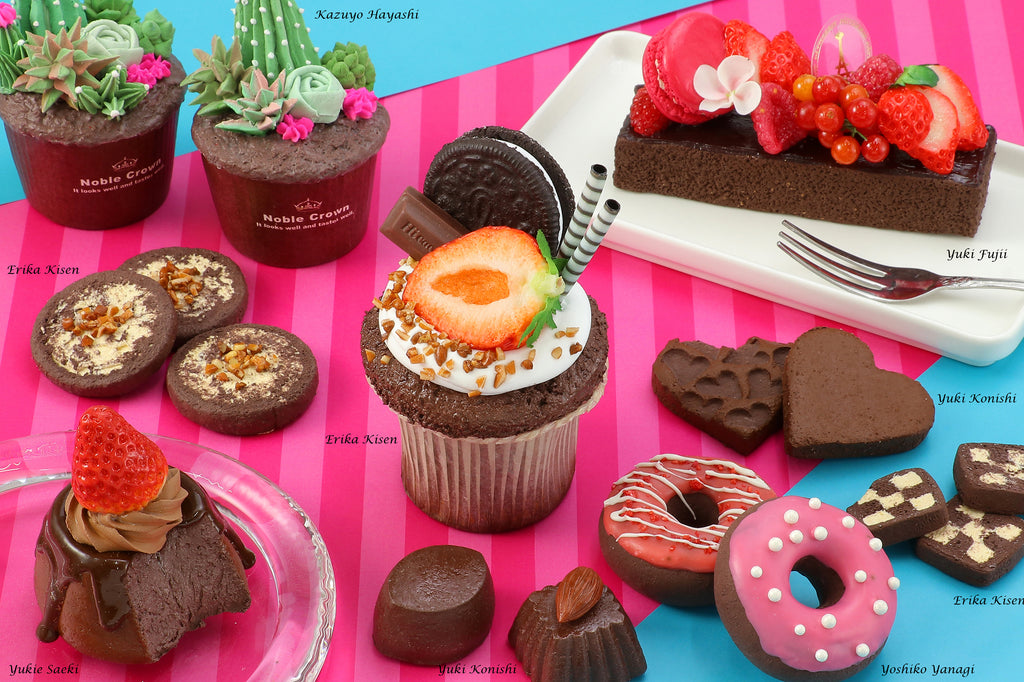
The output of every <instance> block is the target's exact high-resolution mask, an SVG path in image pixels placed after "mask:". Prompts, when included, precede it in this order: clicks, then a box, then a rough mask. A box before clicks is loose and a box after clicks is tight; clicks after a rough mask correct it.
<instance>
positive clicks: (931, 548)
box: [917, 495, 1024, 587]
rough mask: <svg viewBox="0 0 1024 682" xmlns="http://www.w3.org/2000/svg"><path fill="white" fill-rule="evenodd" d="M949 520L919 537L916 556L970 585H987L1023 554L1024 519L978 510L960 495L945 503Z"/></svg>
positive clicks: (1005, 571)
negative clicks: (966, 502) (964, 501)
mask: <svg viewBox="0 0 1024 682" xmlns="http://www.w3.org/2000/svg"><path fill="white" fill-rule="evenodd" d="M946 506H947V508H948V509H949V522H948V523H947V524H946V525H945V526H943V527H942V528H940V529H938V530H935V531H932V532H931V533H928V534H927V535H925V536H924V537H922V538H920V539H919V540H918V541H917V556H918V557H920V558H921V559H922V560H923V561H925V562H927V563H929V564H931V565H932V566H935V567H936V568H938V569H939V570H941V571H943V572H944V573H948V574H949V575H951V576H953V577H954V578H956V579H957V580H961V581H963V582H965V583H967V584H969V585H975V586H977V587H984V586H985V585H991V584H992V583H993V582H995V581H996V580H998V579H999V578H1001V577H1002V576H1004V575H1006V573H1007V572H1009V570H1010V569H1011V568H1013V567H1014V566H1015V565H1016V564H1017V562H1018V561H1020V559H1021V557H1022V556H1024V519H1021V518H1020V517H1017V516H1009V515H1006V514H992V513H989V512H983V511H978V510H977V509H972V508H971V507H968V506H967V505H966V504H964V503H963V502H962V501H961V499H960V496H959V495H957V496H955V497H954V498H953V499H951V500H950V501H949V503H948V504H947V505H946Z"/></svg>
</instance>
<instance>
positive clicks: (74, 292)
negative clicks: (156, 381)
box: [31, 270, 178, 398]
mask: <svg viewBox="0 0 1024 682" xmlns="http://www.w3.org/2000/svg"><path fill="white" fill-rule="evenodd" d="M177 328H178V318H177V316H176V315H175V314H174V305H173V304H172V303H171V299H170V298H169V297H168V296H167V292H166V291H164V290H163V289H162V288H161V287H160V285H159V284H157V283H156V282H154V281H153V280H151V279H149V278H148V277H144V276H142V275H138V274H136V273H134V272H127V271H123V270H107V271H101V272H97V273H95V274H92V275H88V276H86V277H83V278H82V279H80V280H78V281H76V282H74V283H72V284H70V285H69V286H67V287H65V288H64V289H63V290H62V291H60V292H58V293H56V294H54V295H53V296H52V297H51V298H50V300H49V301H47V302H46V305H45V306H43V309H42V310H41V311H40V312H39V315H38V316H37V317H36V323H35V326H34V327H33V328H32V339H31V346H32V358H33V359H34V360H35V362H36V365H38V366H39V370H40V371H41V372H42V373H43V375H44V376H46V378H47V379H49V380H50V381H52V382H53V383H55V384H56V385H57V386H59V387H61V388H62V389H64V390H65V391H68V392H70V393H74V394H75V395H81V396H86V397H90V398H108V397H112V396H117V395H122V394H124V393H127V392H129V391H132V390H134V389H136V388H138V387H139V386H141V385H142V384H143V383H144V382H145V381H146V380H147V379H148V378H149V377H150V376H152V374H153V373H154V372H156V371H157V370H158V369H159V368H160V366H161V365H162V364H163V362H164V360H166V359H167V356H168V355H169V354H170V352H171V349H172V347H173V345H174V338H175V334H176V332H177Z"/></svg>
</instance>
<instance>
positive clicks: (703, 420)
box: [651, 336, 789, 455]
mask: <svg viewBox="0 0 1024 682" xmlns="http://www.w3.org/2000/svg"><path fill="white" fill-rule="evenodd" d="M788 352H789V346H788V345H786V344H781V343H775V342H772V341H766V340H764V339H760V338H757V337H756V336H755V337H751V338H750V339H748V340H747V342H746V343H745V344H744V345H742V346H740V347H739V348H729V347H724V346H723V347H722V348H715V347H713V346H710V345H708V344H706V343H703V342H701V341H686V342H680V341H679V339H673V340H671V341H669V342H668V343H667V344H666V345H665V347H664V348H663V349H662V350H661V352H660V353H658V357H657V358H656V359H655V361H654V365H653V367H652V370H651V385H652V387H653V389H654V394H655V395H656V396H658V400H660V401H661V402H662V404H663V405H665V407H667V408H668V409H669V410H671V411H672V412H673V413H675V414H677V415H679V416H680V417H682V418H683V419H685V420H686V421H687V422H689V423H690V424H692V425H694V426H695V427H697V428H698V429H701V430H702V431H704V432H706V433H708V434H709V435H711V436H713V437H715V438H717V439H718V440H720V441H721V442H722V443H724V444H726V445H728V446H729V447H730V448H732V449H733V450H735V451H736V452H738V453H740V454H742V455H746V454H749V453H750V452H752V451H753V450H754V449H756V448H757V446H759V445H760V444H761V443H763V442H764V441H765V439H766V438H768V436H770V435H771V434H772V433H774V432H776V431H778V430H779V429H780V428H781V427H782V369H783V366H784V365H785V361H786V354H787V353H788Z"/></svg>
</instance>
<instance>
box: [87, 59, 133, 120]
mask: <svg viewBox="0 0 1024 682" xmlns="http://www.w3.org/2000/svg"><path fill="white" fill-rule="evenodd" d="M147 92H149V86H147V85H146V84H144V83H132V82H129V81H128V69H126V68H123V67H121V66H117V67H115V68H114V69H112V70H110V71H108V72H107V75H105V76H104V77H103V80H101V81H100V82H99V83H98V84H97V85H96V86H84V87H81V88H79V92H78V106H79V108H80V109H82V111H87V112H89V113H90V114H100V113H102V114H103V115H105V116H107V117H109V118H120V117H121V116H124V115H125V113H127V112H128V111H130V110H131V109H133V108H134V107H135V106H136V105H137V104H138V103H139V102H140V101H142V98H143V97H145V96H146V93H147Z"/></svg>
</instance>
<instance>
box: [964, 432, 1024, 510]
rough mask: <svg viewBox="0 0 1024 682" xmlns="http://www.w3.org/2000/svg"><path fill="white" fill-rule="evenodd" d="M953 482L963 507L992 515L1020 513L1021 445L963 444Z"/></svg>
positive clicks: (1023, 501) (1023, 503)
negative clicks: (969, 507)
mask: <svg viewBox="0 0 1024 682" xmlns="http://www.w3.org/2000/svg"><path fill="white" fill-rule="evenodd" d="M953 481H954V482H955V483H956V489H957V492H959V493H960V498H961V499H962V500H963V501H964V503H965V504H968V505H970V506H971V507H974V508H975V509H980V510H981V511H987V512H994V513H996V514H1024V445H1004V444H1001V443H964V444H962V445H961V446H960V447H959V448H957V450H956V458H955V459H954V460H953Z"/></svg>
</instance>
